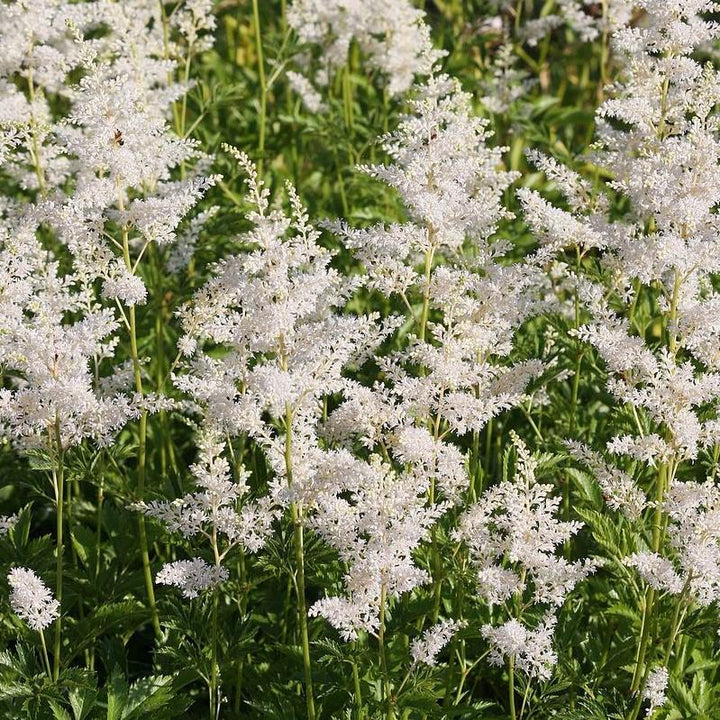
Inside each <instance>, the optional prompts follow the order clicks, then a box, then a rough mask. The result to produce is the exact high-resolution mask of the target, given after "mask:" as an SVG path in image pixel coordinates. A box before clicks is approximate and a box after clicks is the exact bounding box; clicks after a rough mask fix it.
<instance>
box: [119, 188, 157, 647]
mask: <svg viewBox="0 0 720 720" xmlns="http://www.w3.org/2000/svg"><path fill="white" fill-rule="evenodd" d="M118 208H119V210H120V212H121V213H122V212H124V210H125V203H124V200H123V194H122V191H120V190H119V191H118ZM122 247H123V258H124V260H125V266H126V268H127V270H128V272H129V273H132V272H133V264H132V260H131V258H130V238H129V233H128V228H127V225H126V224H125V223H123V225H122ZM128 318H129V325H130V356H131V358H132V365H133V377H134V381H135V390H136V392H137V393H138V395H140V397H142V396H143V395H144V392H143V382H142V368H141V366H140V355H139V353H138V343H137V321H136V318H135V306H134V305H130V307H129V308H128ZM146 454H147V411H145V410H143V411H142V412H141V414H140V422H139V426H138V466H137V492H136V496H137V501H141V500H142V499H143V496H144V495H145V461H146ZM138 530H139V540H140V554H141V556H142V565H143V575H144V577H145V591H146V594H147V598H148V605H149V606H150V616H151V618H152V625H153V629H154V631H155V636H156V637H157V638H160V637H161V635H162V631H161V630H160V618H159V617H158V611H157V606H156V604H155V589H154V587H153V580H152V570H151V568H150V553H149V551H148V540H147V530H146V527H145V516H144V515H143V514H142V513H138Z"/></svg>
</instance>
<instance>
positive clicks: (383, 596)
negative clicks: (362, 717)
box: [378, 582, 395, 720]
mask: <svg viewBox="0 0 720 720" xmlns="http://www.w3.org/2000/svg"><path fill="white" fill-rule="evenodd" d="M386 604H387V590H386V589H385V583H384V582H383V584H382V589H381V590H380V627H379V628H378V653H379V655H380V669H381V671H382V682H383V701H384V704H385V713H386V715H385V716H386V718H387V720H392V718H394V717H395V715H394V713H393V707H392V696H391V694H390V675H389V674H388V667H387V657H386V654H385V606H386Z"/></svg>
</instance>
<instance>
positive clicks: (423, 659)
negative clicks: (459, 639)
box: [410, 620, 467, 665]
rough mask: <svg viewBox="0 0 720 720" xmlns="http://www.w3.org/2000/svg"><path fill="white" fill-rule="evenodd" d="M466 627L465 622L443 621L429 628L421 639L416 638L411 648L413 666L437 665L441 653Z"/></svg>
mask: <svg viewBox="0 0 720 720" xmlns="http://www.w3.org/2000/svg"><path fill="white" fill-rule="evenodd" d="M466 625H467V623H466V622H464V621H459V620H441V621H440V622H439V623H437V624H435V625H433V626H432V627H431V628H428V629H427V630H426V631H425V632H424V633H423V634H422V636H421V637H419V638H415V640H413V642H412V645H411V646H410V654H411V655H412V659H413V665H417V664H419V663H424V664H425V665H435V664H436V663H437V656H438V654H439V652H440V651H441V650H442V649H443V648H444V647H445V646H446V645H447V644H448V643H449V642H450V640H451V639H452V637H453V635H455V634H456V633H457V632H458V630H462V629H463V628H464V627H465V626H466Z"/></svg>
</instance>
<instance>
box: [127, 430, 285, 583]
mask: <svg viewBox="0 0 720 720" xmlns="http://www.w3.org/2000/svg"><path fill="white" fill-rule="evenodd" d="M198 448H199V455H200V457H199V460H198V462H196V463H195V464H194V465H192V466H191V468H190V469H191V471H192V473H193V475H194V476H195V481H196V483H197V486H198V490H197V491H196V492H193V493H188V494H187V495H185V496H183V497H182V498H178V499H175V500H171V501H161V500H152V501H150V502H141V503H137V504H136V505H134V509H136V510H139V511H140V512H142V513H144V514H145V515H147V516H148V517H152V518H155V519H157V520H159V521H160V522H162V523H163V524H164V525H165V526H166V528H167V529H168V530H169V531H170V532H179V533H181V534H182V535H183V537H185V538H192V537H194V536H197V535H200V536H202V537H204V538H205V539H206V540H207V541H208V542H209V543H216V542H217V541H218V539H221V540H224V542H225V544H224V547H223V548H222V551H221V552H220V551H219V552H218V559H217V565H218V567H217V568H216V572H220V568H219V565H220V563H221V562H222V560H223V559H224V558H225V556H226V555H227V554H228V552H230V550H232V549H233V548H234V547H236V546H238V545H239V546H241V547H242V548H243V549H244V550H245V551H246V552H250V553H254V552H257V551H258V550H260V549H261V548H262V546H263V545H264V544H265V541H266V539H267V537H268V535H269V534H270V530H271V525H272V522H273V520H274V519H275V518H276V516H277V512H276V511H275V510H274V508H273V507H272V503H271V501H270V500H269V499H268V498H261V499H260V500H258V501H254V500H249V499H248V498H247V497H246V495H247V493H248V490H249V488H248V485H247V479H248V474H247V473H246V472H245V471H244V470H240V471H239V477H237V478H236V479H232V478H231V474H230V465H229V463H228V461H227V460H226V459H225V458H224V457H223V456H222V452H223V450H224V449H225V441H224V440H223V439H221V438H220V437H218V436H217V435H216V434H214V433H213V432H211V431H210V430H207V429H206V430H205V432H204V434H201V435H200V437H199V439H198ZM198 562H202V561H200V560H198ZM168 567H170V566H168V565H166V566H165V568H168ZM178 567H181V566H178ZM182 567H184V566H182ZM165 568H163V570H165Z"/></svg>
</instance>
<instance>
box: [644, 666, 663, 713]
mask: <svg viewBox="0 0 720 720" xmlns="http://www.w3.org/2000/svg"><path fill="white" fill-rule="evenodd" d="M667 684H668V671H667V668H664V667H659V668H655V670H653V671H652V672H651V673H650V675H648V678H647V680H646V681H645V687H644V688H643V699H645V700H649V701H650V706H649V707H648V709H647V711H646V713H645V717H650V716H651V715H652V714H653V713H654V712H655V710H657V709H658V708H659V707H662V706H663V705H664V704H665V700H666V697H665V691H666V689H667Z"/></svg>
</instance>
